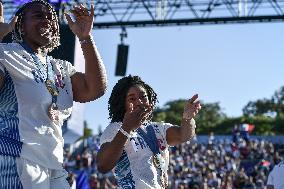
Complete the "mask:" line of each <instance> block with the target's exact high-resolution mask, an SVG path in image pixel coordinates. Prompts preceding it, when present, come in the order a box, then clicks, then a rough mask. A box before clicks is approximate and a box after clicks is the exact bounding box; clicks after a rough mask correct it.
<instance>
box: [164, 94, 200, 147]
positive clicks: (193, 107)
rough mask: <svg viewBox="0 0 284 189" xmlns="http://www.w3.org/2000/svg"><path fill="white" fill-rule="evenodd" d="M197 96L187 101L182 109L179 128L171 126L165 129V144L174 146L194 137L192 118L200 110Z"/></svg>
mask: <svg viewBox="0 0 284 189" xmlns="http://www.w3.org/2000/svg"><path fill="white" fill-rule="evenodd" d="M197 98H198V95H197V94H196V95H194V96H193V97H192V98H191V99H189V100H188V101H187V102H186V104H185V107H184V111H183V115H182V121H181V126H179V127H178V126H173V127H170V128H168V129H167V136H166V137H167V143H168V144H169V145H170V146H175V145H178V144H181V143H183V142H186V141H188V140H190V139H192V138H193V137H194V136H195V127H196V125H195V121H194V119H193V118H194V117H195V116H196V114H197V113H198V111H199V110H200V109H201V105H200V102H199V101H198V100H197Z"/></svg>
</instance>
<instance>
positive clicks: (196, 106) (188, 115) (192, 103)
mask: <svg viewBox="0 0 284 189" xmlns="http://www.w3.org/2000/svg"><path fill="white" fill-rule="evenodd" d="M197 98H198V94H195V95H193V97H191V99H189V100H188V101H187V102H186V103H185V106H184V111H183V115H182V118H184V119H192V118H194V117H195V116H196V114H197V113H198V112H199V110H200V109H201V105H200V102H199V100H197Z"/></svg>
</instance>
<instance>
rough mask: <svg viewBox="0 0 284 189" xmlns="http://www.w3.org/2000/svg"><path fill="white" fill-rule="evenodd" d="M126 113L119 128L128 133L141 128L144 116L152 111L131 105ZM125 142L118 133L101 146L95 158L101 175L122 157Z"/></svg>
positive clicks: (125, 138)
mask: <svg viewBox="0 0 284 189" xmlns="http://www.w3.org/2000/svg"><path fill="white" fill-rule="evenodd" d="M129 106H130V107H129V108H128V111H126V112H125V114H124V118H123V121H122V122H123V124H122V126H121V128H122V129H123V130H124V131H126V132H127V133H130V132H131V131H132V130H135V129H137V128H138V127H140V126H141V124H142V122H143V120H144V119H145V116H147V115H148V114H149V113H150V112H151V111H152V109H151V108H148V109H147V111H144V108H142V107H135V108H134V109H133V104H129ZM126 142H127V136H125V135H124V134H122V133H121V131H118V132H117V134H116V135H115V136H114V138H113V140H112V141H111V142H106V143H104V144H102V146H101V149H100V151H99V152H98V156H97V165H98V170H99V171H100V172H102V173H106V172H108V171H110V170H111V169H113V168H114V166H115V164H116V162H117V161H118V160H119V158H120V157H121V155H122V152H123V149H124V146H125V144H126Z"/></svg>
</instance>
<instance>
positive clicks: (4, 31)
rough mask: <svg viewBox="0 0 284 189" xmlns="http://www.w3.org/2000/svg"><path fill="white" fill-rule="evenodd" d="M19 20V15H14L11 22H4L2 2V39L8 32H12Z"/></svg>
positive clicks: (0, 12)
mask: <svg viewBox="0 0 284 189" xmlns="http://www.w3.org/2000/svg"><path fill="white" fill-rule="evenodd" d="M16 22H17V17H16V16H15V17H13V19H12V20H11V22H10V23H5V22H4V12H3V5H2V3H1V2H0V39H3V38H4V37H5V36H6V35H7V34H8V33H10V32H11V31H12V30H13V29H14V27H15V24H16Z"/></svg>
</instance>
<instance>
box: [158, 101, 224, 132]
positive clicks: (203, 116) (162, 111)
mask: <svg viewBox="0 0 284 189" xmlns="http://www.w3.org/2000/svg"><path fill="white" fill-rule="evenodd" d="M185 102H186V100H184V99H179V100H174V101H170V102H167V103H166V104H165V106H164V107H162V108H157V109H156V110H155V111H154V116H153V121H164V122H168V123H172V124H175V125H180V123H181V119H182V113H183V108H184V104H185ZM201 104H202V109H201V111H200V112H199V113H198V114H197V116H196V118H195V120H196V122H197V125H198V127H197V132H198V133H200V134H208V133H209V132H210V131H214V129H216V126H217V125H218V124H220V123H221V122H222V121H224V119H225V118H226V115H225V114H224V113H223V112H222V110H221V107H220V105H219V103H207V104H206V103H201Z"/></svg>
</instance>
